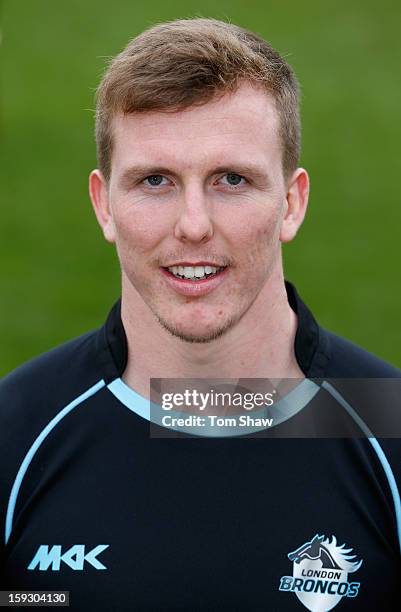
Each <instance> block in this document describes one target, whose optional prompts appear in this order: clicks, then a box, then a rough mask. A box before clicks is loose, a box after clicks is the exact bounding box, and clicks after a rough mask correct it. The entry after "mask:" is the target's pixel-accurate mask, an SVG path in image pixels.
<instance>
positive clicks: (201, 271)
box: [168, 266, 222, 280]
mask: <svg viewBox="0 0 401 612" xmlns="http://www.w3.org/2000/svg"><path fill="white" fill-rule="evenodd" d="M221 269H222V268H215V267H214V266H171V267H170V268H168V270H169V271H170V272H172V273H173V274H174V276H178V277H184V278H188V279H191V280H198V279H201V278H205V277H206V275H210V274H216V272H218V271H219V270H221Z"/></svg>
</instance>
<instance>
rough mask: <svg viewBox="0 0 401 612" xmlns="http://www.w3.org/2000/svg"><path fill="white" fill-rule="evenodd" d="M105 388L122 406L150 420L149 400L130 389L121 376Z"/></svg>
mask: <svg viewBox="0 0 401 612" xmlns="http://www.w3.org/2000/svg"><path fill="white" fill-rule="evenodd" d="M107 388H108V389H109V391H111V392H112V394H113V395H114V396H115V397H116V398H117V399H118V400H120V402H121V403H122V404H124V406H126V407H127V408H129V409H130V410H132V412H135V413H136V414H138V415H139V416H140V417H142V418H143V419H146V420H147V421H150V400H148V399H146V398H145V397H143V395H139V393H137V392H136V391H134V389H131V387H129V386H128V385H126V384H125V382H124V381H123V380H122V379H121V378H116V379H115V380H113V382H111V383H110V384H109V385H107Z"/></svg>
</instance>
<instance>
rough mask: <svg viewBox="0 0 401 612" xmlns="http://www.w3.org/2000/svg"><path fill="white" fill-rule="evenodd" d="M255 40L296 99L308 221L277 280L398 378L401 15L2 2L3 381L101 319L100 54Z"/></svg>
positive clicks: (105, 288)
mask: <svg viewBox="0 0 401 612" xmlns="http://www.w3.org/2000/svg"><path fill="white" fill-rule="evenodd" d="M193 16H203V17H216V18H220V19H225V20H230V21H232V22H234V23H238V24H239V25H242V26H244V27H247V28H250V29H252V30H255V31H256V32H258V33H259V34H261V35H263V36H264V37H265V38H267V40H269V41H270V42H271V43H272V44H273V46H275V47H276V48H277V49H278V50H279V51H280V52H281V53H282V54H284V55H285V56H286V57H287V59H288V61H289V62H290V63H291V64H292V65H293V67H294V68H295V71H296V73H297V75H298V77H299V79H300V81H301V84H302V90H303V104H302V115H303V155H302V164H303V165H304V166H305V167H306V168H307V169H308V170H309V172H310V174H311V180H312V191H311V200H310V208H309V213H308V217H307V220H306V223H305V225H304V227H303V228H302V230H301V232H300V233H299V235H298V237H297V239H296V241H295V242H294V243H292V244H289V245H286V246H285V248H284V253H285V267H286V277H287V278H289V279H290V280H293V281H294V282H295V283H296V285H297V287H298V289H299V291H300V293H301V295H302V296H303V298H304V300H305V301H306V302H307V303H308V304H309V305H310V307H311V308H312V310H313V311H314V313H315V315H316V317H317V318H318V320H319V321H320V323H321V324H322V325H324V326H326V327H328V328H329V329H331V330H332V331H334V332H336V333H338V334H340V335H344V336H346V337H348V338H350V339H351V340H353V341H354V342H356V343H358V344H360V345H361V346H363V347H365V348H367V349H368V350H370V351H373V352H374V353H376V354H377V355H379V356H381V357H382V358H384V359H386V360H388V361H390V362H392V363H394V364H395V365H397V366H399V367H401V349H400V344H401V312H400V296H401V287H400V274H399V265H400V255H401V244H400V229H399V228H400V221H401V209H400V195H399V182H398V181H399V176H400V171H401V157H400V142H401V71H400V64H401V37H400V24H401V4H400V3H395V2H393V1H391V0H382V1H381V2H379V3H378V2H377V1H375V2H373V1H372V0H360V1H352V0H351V1H344V0H339V1H337V2H321V1H308V0H304V1H303V2H291V1H288V2H282V0H281V1H274V2H269V1H263V0H247V1H246V2H245V1H243V2H240V1H237V0H230V1H229V2H228V1H227V0H223V1H220V2H219V3H216V2H209V1H203V2H193V1H186V2H180V1H178V0H175V1H172V2H170V3H166V2H163V1H161V0H154V1H153V2H148V3H142V2H133V1H132V0H131V1H117V2H114V3H112V2H105V1H103V0H96V1H95V0H85V1H84V2H83V1H82V0H80V1H78V0H69V2H54V0H52V1H50V0H36V1H35V2H12V1H11V0H9V1H8V2H4V3H3V4H2V25H1V32H2V61H1V66H2V87H1V91H2V122H1V132H2V139H1V140H2V161H1V173H2V178H1V185H2V187H1V194H2V198H1V199H2V206H1V220H2V232H1V236H2V237H1V243H0V249H1V262H2V299H1V312H0V325H1V332H0V336H1V358H0V373H1V374H4V373H6V372H7V371H9V370H10V369H12V368H14V367H15V366H17V365H18V364H20V363H22V362H23V361H25V360H27V359H28V358H30V357H32V356H34V355H36V354H38V353H41V352H43V351H45V350H47V349H48V348H50V347H52V346H54V345H57V344H59V343H61V342H63V341H64V340H67V339H69V338H71V337H74V336H76V335H78V334H81V333H84V332H85V331H87V330H90V329H92V328H94V327H97V326H98V325H100V324H102V322H103V320H104V318H105V316H106V314H107V312H108V309H109V307H110V306H111V304H112V302H114V300H115V299H116V298H117V296H118V295H119V270H118V263H117V259H116V256H115V254H114V252H113V247H111V246H110V245H108V244H106V243H105V242H104V241H103V239H102V236H101V233H100V230H99V229H98V227H97V223H96V221H95V217H94V215H93V213H92V211H91V207H90V203H89V198H88V195H87V176H88V173H89V172H90V170H91V169H92V168H93V167H95V165H96V162H95V147H94V142H93V112H92V109H93V106H94V103H93V94H94V89H95V88H96V86H97V83H98V80H99V77H100V75H101V73H102V70H103V67H104V62H105V58H106V57H108V56H112V55H114V54H116V53H117V52H118V51H120V50H121V49H122V47H123V46H124V45H125V44H126V42H127V41H128V40H129V39H130V38H132V37H133V36H135V35H136V34H137V33H139V32H140V31H141V30H143V29H144V28H145V27H148V26H150V25H151V24H153V23H155V22H158V21H163V20H167V19H174V18H178V17H193Z"/></svg>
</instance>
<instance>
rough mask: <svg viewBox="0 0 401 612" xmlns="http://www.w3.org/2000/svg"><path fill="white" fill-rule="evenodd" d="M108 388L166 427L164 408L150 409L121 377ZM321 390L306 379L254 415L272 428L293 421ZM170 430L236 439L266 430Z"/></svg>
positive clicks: (191, 427)
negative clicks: (268, 420) (271, 423)
mask: <svg viewBox="0 0 401 612" xmlns="http://www.w3.org/2000/svg"><path fill="white" fill-rule="evenodd" d="M107 388H108V389H109V390H110V391H111V392H112V393H113V395H114V396H115V397H116V398H117V399H118V400H120V402H121V403H122V404H124V406H126V407H127V408H129V409H130V410H131V411H132V412H135V413H136V414H138V415H139V416H141V417H142V418H144V419H146V420H147V421H151V422H152V423H154V424H156V425H159V426H160V427H166V426H165V425H163V423H162V417H163V415H164V414H165V412H164V411H163V409H162V408H161V406H159V405H158V404H154V403H153V402H152V409H150V400H148V399H146V398H144V397H143V396H142V395H139V393H137V392H136V391H134V389H131V387H129V386H128V385H127V384H125V382H124V381H123V380H122V379H121V378H116V379H115V380H113V382H111V383H110V384H109V385H107ZM319 390H320V387H319V386H318V385H317V384H316V383H315V382H314V381H312V380H310V379H308V378H305V379H303V380H302V381H301V382H300V384H299V385H298V386H297V387H295V388H294V389H292V391H290V392H289V393H288V394H287V395H286V396H284V397H282V398H281V399H280V400H279V401H278V402H277V403H276V404H273V406H271V407H269V408H264V409H261V410H260V411H257V412H255V413H253V416H254V417H255V418H258V417H262V418H263V417H264V418H272V419H273V421H274V425H273V426H272V428H273V427H276V426H277V425H280V424H281V423H284V422H285V421H287V420H288V419H290V418H292V417H293V416H295V415H296V414H298V412H300V411H301V410H303V408H305V406H307V404H309V402H310V401H311V400H312V399H313V397H314V396H315V395H316V394H317V393H318V391H319ZM169 414H170V415H172V416H175V417H184V416H188V414H187V413H186V414H184V413H182V412H176V411H169ZM168 429H172V430H174V431H179V432H183V433H188V434H190V435H192V436H195V435H196V436H199V437H207V438H211V437H231V438H232V437H237V436H243V435H246V434H251V433H256V432H258V431H262V430H264V429H265V427H260V426H249V427H242V428H241V430H240V431H238V433H236V434H233V430H232V427H225V426H221V427H209V428H208V427H202V428H201V429H199V431H198V430H196V429H195V427H194V426H178V425H177V426H173V425H172V426H169V427H168Z"/></svg>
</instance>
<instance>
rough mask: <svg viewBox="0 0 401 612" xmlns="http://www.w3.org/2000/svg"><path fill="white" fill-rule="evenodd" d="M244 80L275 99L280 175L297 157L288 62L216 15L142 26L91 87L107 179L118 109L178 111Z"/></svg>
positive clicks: (293, 83)
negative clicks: (97, 85)
mask: <svg viewBox="0 0 401 612" xmlns="http://www.w3.org/2000/svg"><path fill="white" fill-rule="evenodd" d="M243 81H247V82H249V83H251V84H255V85H257V86H259V87H263V88H264V89H265V90H266V91H267V92H268V93H270V94H271V95H272V97H273V99H274V100H275V103H276V109H277V112H278V116H279V123H280V139H281V143H282V148H283V171H284V175H285V176H286V177H288V176H289V174H290V173H291V172H293V171H294V170H295V168H296V167H297V165H298V162H299V154H300V118H299V88H298V82H297V79H296V77H295V75H294V73H293V71H292V69H291V68H290V66H289V65H288V64H287V62H286V61H285V60H284V59H283V58H282V57H281V56H280V55H279V53H278V52H277V51H275V50H274V49H273V48H272V47H271V46H270V45H269V44H268V43H267V42H266V41H265V40H263V39H262V38H260V37H259V36H258V35H256V34H254V33H253V32H250V31H248V30H245V29H243V28H240V27H239V26H236V25H233V24H231V23H224V22H222V21H217V20H215V19H179V20H177V21H172V22H169V23H162V24H159V25H156V26H153V27H152V28H150V29H148V30H145V31H144V32H143V33H142V34H140V35H139V36H137V37H136V38H134V39H133V40H131V41H130V42H129V43H128V45H127V46H126V47H125V49H124V50H123V51H122V52H121V53H120V54H119V55H117V56H116V57H115V58H114V59H113V60H112V61H111V62H110V64H109V66H108V68H107V70H106V72H105V74H104V76H103V79H102V81H101V83H100V85H99V87H98V90H97V105H96V145H97V156H98V164H99V168H100V170H101V171H102V173H103V176H104V177H105V179H106V180H107V181H108V180H109V179H110V173H111V154H112V149H113V134H112V120H113V117H114V116H115V115H116V114H117V113H123V114H130V113H140V112H148V111H177V110H182V109H184V108H187V107H190V106H192V105H199V104H204V103H206V102H209V101H210V100H212V99H213V98H215V97H216V96H218V95H223V94H224V93H226V92H229V91H234V90H235V89H236V88H237V87H238V85H239V84H240V82H243Z"/></svg>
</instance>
